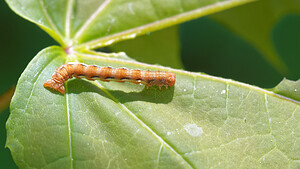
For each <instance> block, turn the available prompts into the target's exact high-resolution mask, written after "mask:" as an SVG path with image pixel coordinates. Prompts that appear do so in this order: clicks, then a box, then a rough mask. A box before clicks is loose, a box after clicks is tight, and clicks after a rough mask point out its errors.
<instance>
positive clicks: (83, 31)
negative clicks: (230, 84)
mask: <svg viewBox="0 0 300 169" xmlns="http://www.w3.org/2000/svg"><path fill="white" fill-rule="evenodd" d="M6 1H7V2H8V4H9V6H10V7H11V8H12V9H13V10H14V11H15V12H16V13H17V14H19V15H21V16H22V17H24V18H26V19H28V20H30V21H32V22H34V23H36V24H37V25H39V26H40V27H41V28H42V29H44V30H45V31H46V32H48V33H49V34H50V35H51V36H52V37H53V38H54V39H55V40H56V41H58V42H59V43H60V44H61V45H62V46H63V47H67V46H72V47H74V48H77V49H91V48H92V49H93V48H97V47H102V46H108V45H110V44H112V43H114V42H116V41H120V40H125V39H132V38H134V37H136V36H137V35H141V34H145V33H147V32H152V31H155V30H159V29H162V28H165V27H169V26H172V25H175V24H179V23H181V22H184V21H187V20H191V19H194V18H197V17H200V16H204V15H208V14H210V13H214V12H218V11H220V10H224V9H227V8H230V7H234V6H237V5H241V4H244V3H247V2H251V1H253V0H222V1H219V0H211V1H207V0H185V1H178V0H152V1H149V0H139V1H135V0H86V1H75V0H52V1H45V0H26V1H19V0H6Z"/></svg>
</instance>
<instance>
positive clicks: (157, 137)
mask: <svg viewBox="0 0 300 169" xmlns="http://www.w3.org/2000/svg"><path fill="white" fill-rule="evenodd" d="M90 83H92V84H94V85H95V86H97V87H98V88H99V89H100V90H102V91H104V92H105V93H106V94H107V95H108V96H109V97H110V98H111V99H112V100H113V101H114V102H115V103H116V104H117V105H119V106H120V107H121V108H122V109H123V110H124V111H125V112H127V114H128V115H129V116H130V117H131V118H133V119H134V120H135V121H136V122H137V123H138V124H140V125H141V126H142V127H143V128H145V129H146V130H147V131H148V132H149V133H151V134H152V135H153V136H154V137H155V138H156V139H157V140H158V141H159V142H160V143H161V147H162V146H163V145H164V146H165V147H166V148H169V149H170V150H171V151H172V152H173V153H174V154H175V155H176V156H178V157H180V158H181V159H182V160H183V161H184V162H185V163H186V164H187V165H188V166H189V167H190V168H195V167H193V165H192V164H191V163H190V162H189V161H187V159H186V158H184V157H183V156H182V155H181V154H179V153H178V152H177V151H176V149H175V148H173V147H172V146H171V145H170V144H169V143H167V142H166V140H164V139H163V138H162V137H161V136H159V135H158V134H157V133H156V132H155V131H154V130H152V129H151V128H150V127H149V126H148V125H147V124H146V123H144V122H143V121H142V120H141V119H139V118H138V117H137V116H136V115H134V113H133V112H132V111H131V110H129V109H128V108H127V107H126V106H125V105H124V104H122V103H121V102H120V101H119V100H118V99H117V98H115V97H114V96H113V95H112V94H111V93H110V92H108V91H107V90H106V89H105V88H104V87H103V86H102V85H101V84H100V83H99V82H98V81H93V82H90ZM160 149H161V148H160ZM159 154H160V153H159ZM158 159H159V157H158Z"/></svg>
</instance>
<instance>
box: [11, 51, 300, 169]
mask: <svg viewBox="0 0 300 169" xmlns="http://www.w3.org/2000/svg"><path fill="white" fill-rule="evenodd" d="M74 55H76V56H77V57H78V58H80V60H81V61H82V62H84V63H87V64H97V65H100V66H107V65H110V66H112V67H120V66H123V67H124V65H126V68H128V69H130V68H139V69H147V70H148V69H149V70H165V71H171V72H173V73H175V74H176V77H177V81H176V84H175V87H172V88H170V89H168V90H166V89H163V90H161V91H160V90H159V89H158V88H157V87H151V88H150V89H149V90H146V89H145V86H143V85H136V84H130V83H118V82H102V81H87V80H85V79H72V80H69V81H68V82H67V83H65V87H66V89H67V92H66V94H65V95H61V94H59V93H57V92H53V91H52V90H49V89H45V88H44V87H43V83H44V82H45V81H46V80H47V79H48V78H49V77H51V74H52V72H53V71H54V70H55V69H56V68H57V67H58V66H60V65H61V64H63V63H64V62H65V61H66V55H65V53H64V51H63V50H62V49H60V48H59V47H50V48H48V49H45V50H43V51H42V52H40V53H39V54H38V55H37V56H36V57H35V59H34V60H33V61H32V62H31V63H30V64H29V66H28V68H27V69H26V70H25V72H24V73H23V75H22V76H21V78H20V80H19V83H18V86H17V89H16V94H15V96H14V98H13V101H12V104H11V116H10V118H9V121H8V122H7V130H8V140H7V146H8V147H9V148H10V149H11V151H12V153H13V156H14V159H15V161H16V162H17V164H18V165H19V167H21V168H29V167H32V168H42V167H44V168H59V167H62V168H118V167H120V168H239V167H241V166H243V167H247V166H251V168H259V167H262V168H274V167H278V168H288V167H291V168H299V167H300V163H299V160H297V159H299V158H300V138H299V131H300V130H299V123H300V109H299V103H295V102H292V101H290V100H286V99H285V98H284V97H279V96H278V95H276V94H274V93H272V92H270V91H267V90H263V89H260V88H257V87H253V86H250V85H246V84H242V83H239V82H234V81H231V80H226V79H222V78H216V77H212V76H208V75H203V74H199V73H191V72H186V71H181V70H175V69H169V68H165V67H159V66H153V65H147V64H142V63H139V62H136V61H130V60H123V59H115V58H107V57H103V56H99V55H91V54H84V53H76V52H75V53H74Z"/></svg>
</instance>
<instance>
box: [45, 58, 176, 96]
mask: <svg viewBox="0 0 300 169" xmlns="http://www.w3.org/2000/svg"><path fill="white" fill-rule="evenodd" d="M73 77H76V78H78V79H80V78H86V79H88V80H102V81H104V82H108V81H117V82H125V81H127V82H131V83H135V84H144V85H146V87H147V89H148V88H149V87H150V86H158V87H159V89H160V90H161V87H162V86H165V87H166V88H168V86H174V84H175V74H174V73H170V72H164V71H143V70H138V69H131V70H129V69H125V68H111V67H99V66H96V65H86V64H83V63H66V64H64V65H61V66H60V67H59V68H57V69H56V70H55V72H54V73H53V75H52V78H51V79H50V80H47V81H46V82H45V83H44V87H46V88H47V87H49V88H52V89H54V90H56V91H58V92H60V93H61V94H64V93H65V88H64V86H63V84H64V82H65V81H67V80H68V79H70V78H73Z"/></svg>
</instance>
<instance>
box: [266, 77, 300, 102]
mask: <svg viewBox="0 0 300 169" xmlns="http://www.w3.org/2000/svg"><path fill="white" fill-rule="evenodd" d="M272 91H274V92H275V93H278V94H280V95H283V96H286V97H288V98H291V99H295V100H297V101H299V102H300V79H299V80H297V81H293V80H288V79H283V80H282V81H281V82H280V83H279V84H278V85H277V86H276V87H275V88H274V89H273V90H272Z"/></svg>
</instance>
